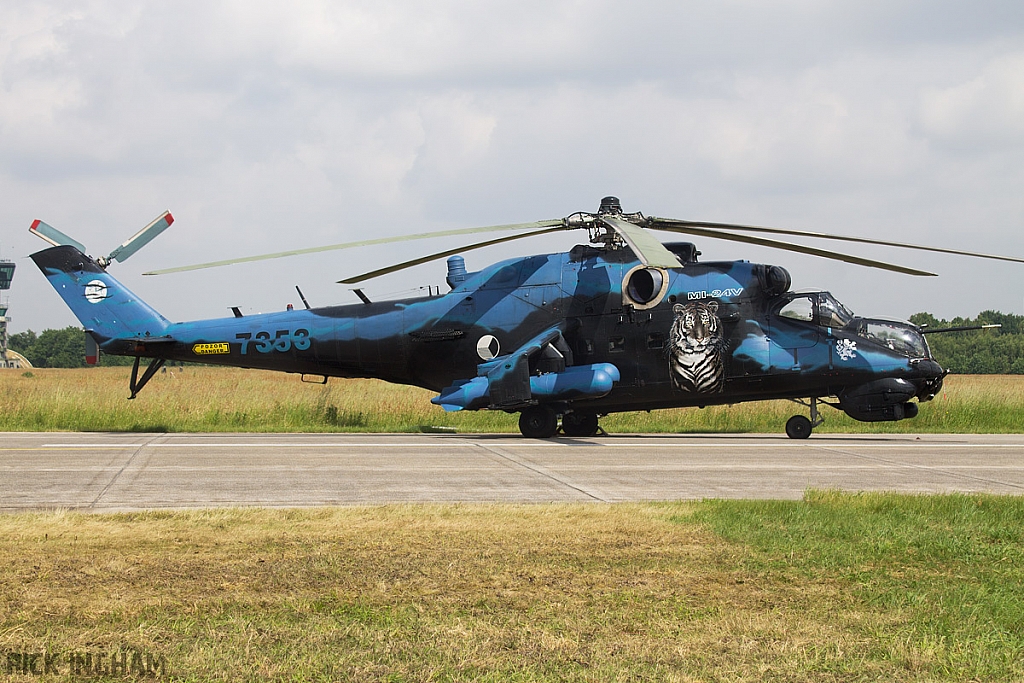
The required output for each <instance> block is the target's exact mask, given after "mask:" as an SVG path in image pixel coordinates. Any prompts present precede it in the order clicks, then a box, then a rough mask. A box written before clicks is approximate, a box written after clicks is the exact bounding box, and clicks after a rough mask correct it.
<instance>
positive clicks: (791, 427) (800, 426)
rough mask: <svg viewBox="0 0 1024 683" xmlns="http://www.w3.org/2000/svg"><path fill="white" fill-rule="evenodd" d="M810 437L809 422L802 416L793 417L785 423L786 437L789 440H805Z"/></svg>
mask: <svg viewBox="0 0 1024 683" xmlns="http://www.w3.org/2000/svg"><path fill="white" fill-rule="evenodd" d="M810 435H811V421H810V420H808V419H807V418H806V417H804V416H803V415H794V416H793V417H791V418H789V420H787V421H786V436H788V437H789V438H791V439H806V438H807V437H809V436H810Z"/></svg>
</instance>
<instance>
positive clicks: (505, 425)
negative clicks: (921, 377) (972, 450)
mask: <svg viewBox="0 0 1024 683" xmlns="http://www.w3.org/2000/svg"><path fill="white" fill-rule="evenodd" d="M129 375H130V368H124V367H120V368H119V367H107V368H90V369H78V370H57V369H53V370H46V369H33V370H31V371H28V372H25V371H20V370H2V371H0V431H144V432H166V431H171V432H189V431H195V432H221V431H231V432H239V431H242V432H336V431H338V432H340V431H367V432H407V431H416V430H418V429H420V428H421V427H423V426H440V427H449V428H454V429H457V430H458V431H465V432H515V431H517V426H516V419H517V416H516V415H509V414H506V413H502V412H489V411H479V412H459V413H445V412H444V411H443V410H441V409H440V408H438V407H437V406H434V405H432V404H431V403H430V398H431V397H432V396H433V394H432V393H431V392H428V391H425V390H423V389H416V388H413V387H403V386H397V385H393V384H386V383H384V382H379V381H375V380H338V379H333V380H331V381H330V383H329V384H327V385H323V386H321V385H316V384H303V383H302V382H300V381H299V378H298V377H297V376H295V375H286V374H282V373H272V372H266V371H257V370H240V369H234V368H212V367H188V368H184V369H179V368H174V369H171V370H169V371H168V372H166V373H161V374H158V375H156V377H154V379H153V380H152V381H151V382H150V383H149V385H147V386H146V388H145V389H144V390H143V391H142V393H140V394H139V397H138V398H136V399H135V400H133V401H128V400H126V398H127V396H128V388H127V387H128V377H129ZM823 411H824V415H825V417H826V422H825V424H824V425H823V426H821V427H819V428H818V431H820V432H871V433H877V432H883V433H892V432H900V433H905V432H961V433H1012V432H1018V431H1021V430H1024V375H966V376H955V375H954V376H950V377H947V378H946V386H945V389H944V390H943V392H942V394H941V395H940V396H938V397H937V398H936V399H935V400H934V401H932V402H930V403H924V404H922V405H921V413H920V415H919V416H918V417H916V418H914V419H912V420H904V421H901V422H895V423H876V424H865V423H861V422H856V421H854V420H852V419H850V418H848V417H847V416H846V415H845V414H843V413H841V412H839V411H835V410H832V409H831V408H823ZM806 412H807V409H806V408H803V407H800V406H797V405H795V404H793V403H790V402H788V401H771V402H761V403H747V404H739V405H735V406H712V407H708V408H705V409H703V410H701V409H693V408H687V409H677V410H661V411H655V412H652V413H621V414H616V415H611V416H609V417H607V418H604V419H602V422H601V424H602V426H603V427H604V428H605V429H606V430H608V431H609V432H612V433H635V432H662V433H683V432H780V431H782V430H783V428H784V425H785V423H786V420H787V419H788V418H789V417H790V416H791V415H794V414H796V413H804V414H806Z"/></svg>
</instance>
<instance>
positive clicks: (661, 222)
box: [647, 216, 1024, 263]
mask: <svg viewBox="0 0 1024 683" xmlns="http://www.w3.org/2000/svg"><path fill="white" fill-rule="evenodd" d="M647 220H648V221H649V227H650V228H652V229H654V230H672V227H670V226H675V227H694V228H711V229H721V230H743V231H745V232H763V233H768V234H775V235H793V236H794V237H813V238H816V239H823V240H836V241H840V242H859V243H860V244H878V245H881V246H883V247H899V248H901V249H917V250H919V251H932V252H936V253H939V254H954V255H956V256H974V257H977V258H987V259H995V260H997V261H1012V262H1014V263H1024V258H1016V257H1013V256H997V255H995V254H979V253H977V252H973V251H963V250H960V249H943V248H942V247H926V246H923V245H920V244H907V243H906V242H889V241H886V240H873V239H869V238H867V237H850V236H848V235H830V234H828V233H824V232H808V231H806V230H787V229H782V228H766V227H763V226H760V225H738V224H734V223H712V222H708V221H682V220H677V219H675V218H658V217H655V216H651V217H648V219H647ZM663 226H664V227H663Z"/></svg>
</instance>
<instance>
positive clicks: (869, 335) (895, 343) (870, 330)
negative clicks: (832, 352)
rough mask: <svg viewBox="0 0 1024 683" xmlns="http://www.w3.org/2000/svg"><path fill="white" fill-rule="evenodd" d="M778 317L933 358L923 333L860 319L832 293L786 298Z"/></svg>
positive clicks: (896, 323) (907, 325)
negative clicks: (828, 328)
mask: <svg viewBox="0 0 1024 683" xmlns="http://www.w3.org/2000/svg"><path fill="white" fill-rule="evenodd" d="M776 315H778V316H779V317H781V318H789V319H790V320H800V321H803V322H807V323H812V324H815V325H819V326H821V327H830V328H833V329H836V330H842V331H844V332H847V333H850V334H855V335H857V336H858V337H861V338H862V339H865V340H867V341H869V342H872V343H874V344H878V345H880V346H884V347H885V348H887V349H889V350H890V351H894V352H896V353H898V354H900V355H902V356H906V357H908V358H931V350H930V349H929V348H928V342H926V341H925V338H924V335H923V334H921V331H920V330H919V329H918V328H917V327H916V326H914V325H912V324H911V323H907V322H902V321H899V320H880V319H873V318H858V317H857V316H855V315H854V314H853V313H852V312H851V311H850V309H848V308H847V307H846V306H844V305H843V304H842V303H840V302H839V300H838V299H836V298H835V297H833V296H832V295H831V294H830V293H828V292H805V293H798V294H791V295H788V296H787V297H786V301H785V303H783V304H782V305H781V306H780V307H779V308H778V309H777V311H776Z"/></svg>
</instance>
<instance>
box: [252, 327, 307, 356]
mask: <svg viewBox="0 0 1024 683" xmlns="http://www.w3.org/2000/svg"><path fill="white" fill-rule="evenodd" d="M235 339H240V340H241V341H242V355H243V356H245V355H247V354H248V353H249V346H250V345H252V347H253V348H254V349H256V351H258V352H259V353H270V352H271V351H281V352H282V353H283V352H285V351H290V350H291V349H292V347H295V350H296V351H305V350H306V349H308V348H309V330H304V329H298V330H295V331H294V332H293V331H291V330H276V331H275V332H274V333H273V336H271V333H270V332H257V333H256V334H253V333H252V332H239V333H238V334H236V335H235Z"/></svg>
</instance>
